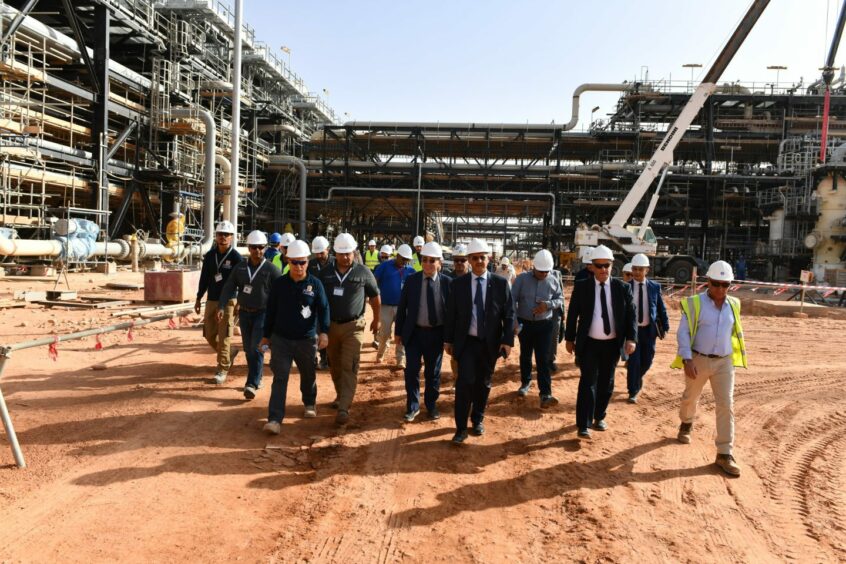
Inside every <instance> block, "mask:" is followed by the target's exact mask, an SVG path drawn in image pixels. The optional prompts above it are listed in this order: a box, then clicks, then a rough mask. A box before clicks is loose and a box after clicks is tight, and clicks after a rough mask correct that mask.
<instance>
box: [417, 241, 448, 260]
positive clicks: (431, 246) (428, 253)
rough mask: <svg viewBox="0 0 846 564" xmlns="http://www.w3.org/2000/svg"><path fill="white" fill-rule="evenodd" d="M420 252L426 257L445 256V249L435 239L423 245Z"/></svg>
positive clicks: (440, 257)
mask: <svg viewBox="0 0 846 564" xmlns="http://www.w3.org/2000/svg"><path fill="white" fill-rule="evenodd" d="M420 254H421V255H423V256H424V257H433V258H439V259H442V258H444V252H443V249H441V246H440V245H438V244H437V243H435V242H434V241H429V242H428V243H426V244H425V245H423V250H422V251H420Z"/></svg>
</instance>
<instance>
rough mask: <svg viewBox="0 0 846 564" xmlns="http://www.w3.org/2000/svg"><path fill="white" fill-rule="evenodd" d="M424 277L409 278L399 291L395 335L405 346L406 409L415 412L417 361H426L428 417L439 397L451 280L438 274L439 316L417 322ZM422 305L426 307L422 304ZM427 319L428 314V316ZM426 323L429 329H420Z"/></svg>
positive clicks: (417, 378) (417, 382)
mask: <svg viewBox="0 0 846 564" xmlns="http://www.w3.org/2000/svg"><path fill="white" fill-rule="evenodd" d="M425 279H426V277H425V276H424V274H423V272H416V273H414V274H412V275H411V276H409V277H408V279H407V280H406V282H405V284H403V288H402V291H401V292H400V299H399V305H397V317H396V325H395V329H394V331H395V334H396V335H397V336H398V337H400V338H401V339H402V343H403V345H404V346H405V355H406V366H405V393H406V409H407V412H408V413H414V412H415V411H417V410H419V409H420V360H421V358H422V359H423V361H424V362H425V369H424V370H425V372H424V380H425V383H426V390H425V392H424V396H423V401H424V403H425V405H426V410H427V411H428V412H429V414H430V415H432V414H434V413H436V409H435V402H436V401H437V400H438V396H439V395H440V386H441V361H442V360H443V356H444V326H443V323H444V319H445V317H446V308H447V300H448V299H449V291H450V286H451V284H452V278H450V277H449V276H446V275H445V274H442V273H438V275H437V282H435V283H436V284H437V285H438V287H439V289H440V291H439V292H437V293H436V296H437V299H438V300H439V301H440V303H439V304H437V310H438V316H439V318H438V319H436V320H432V319H426V320H421V319H420V315H419V313H420V306H421V296H422V295H423V293H424V288H423V283H424V281H425ZM424 305H425V304H424ZM427 317H428V315H427ZM422 321H425V324H426V325H428V327H425V326H421V322H422Z"/></svg>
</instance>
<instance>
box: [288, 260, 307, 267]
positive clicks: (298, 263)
mask: <svg viewBox="0 0 846 564" xmlns="http://www.w3.org/2000/svg"><path fill="white" fill-rule="evenodd" d="M288 264H290V265H292V266H303V265H306V264H308V261H307V260H291V259H288Z"/></svg>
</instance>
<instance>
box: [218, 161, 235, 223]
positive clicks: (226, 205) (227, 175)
mask: <svg viewBox="0 0 846 564" xmlns="http://www.w3.org/2000/svg"><path fill="white" fill-rule="evenodd" d="M214 162H215V164H217V166H219V167H220V170H221V171H222V172H223V185H224V186H227V185H231V184H232V163H230V162H229V160H228V159H227V158H226V157H224V156H223V155H220V154H215V156H214ZM229 209H230V201H229V198H223V217H229Z"/></svg>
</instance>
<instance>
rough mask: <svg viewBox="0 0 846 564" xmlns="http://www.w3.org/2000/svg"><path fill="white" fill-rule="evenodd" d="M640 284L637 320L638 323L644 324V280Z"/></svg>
mask: <svg viewBox="0 0 846 564" xmlns="http://www.w3.org/2000/svg"><path fill="white" fill-rule="evenodd" d="M638 286H640V289H639V290H638V291H637V322H638V325H643V282H641V283H639V284H638Z"/></svg>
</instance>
